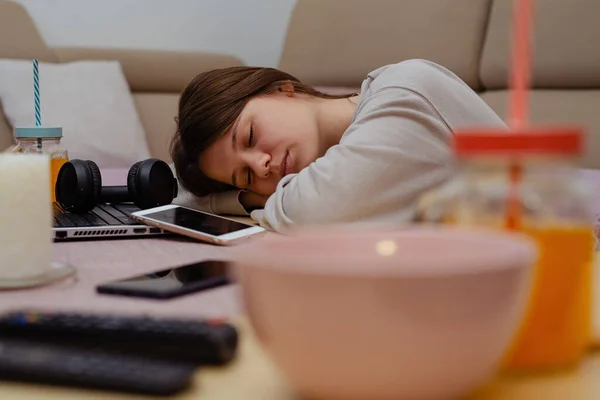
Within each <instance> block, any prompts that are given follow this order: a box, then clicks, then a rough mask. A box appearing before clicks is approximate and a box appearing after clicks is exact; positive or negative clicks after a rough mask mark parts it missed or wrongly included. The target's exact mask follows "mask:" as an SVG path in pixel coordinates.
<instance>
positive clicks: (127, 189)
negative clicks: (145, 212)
mask: <svg viewBox="0 0 600 400" xmlns="http://www.w3.org/2000/svg"><path fill="white" fill-rule="evenodd" d="M55 192H56V201H57V202H58V203H59V204H60V205H61V207H63V208H64V209H65V210H67V211H72V212H75V213H85V212H88V211H91V210H92V209H93V208H94V207H95V206H96V205H97V204H98V203H101V202H102V203H113V204H115V203H127V202H133V203H134V204H135V205H136V206H138V207H139V208H141V209H147V208H152V207H158V206H164V205H167V204H171V202H172V201H173V199H174V198H175V197H177V179H175V177H174V176H173V172H172V171H171V168H170V167H169V165H168V164H167V163H166V162H164V161H162V160H159V159H156V158H150V159H147V160H143V161H138V162H136V163H135V164H133V165H132V166H131V168H130V169H129V173H128V174H127V186H104V187H103V186H102V177H101V175H100V169H99V168H98V165H96V163H95V162H93V161H90V160H77V159H75V160H71V161H68V162H66V163H65V164H64V165H63V166H62V167H61V168H60V171H59V172H58V177H57V179H56V187H55Z"/></svg>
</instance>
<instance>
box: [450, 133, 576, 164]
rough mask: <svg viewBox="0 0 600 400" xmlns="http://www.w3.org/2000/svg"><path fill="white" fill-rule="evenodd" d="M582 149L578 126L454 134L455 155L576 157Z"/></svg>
mask: <svg viewBox="0 0 600 400" xmlns="http://www.w3.org/2000/svg"><path fill="white" fill-rule="evenodd" d="M582 150H583V130H582V129H581V128H579V127H551V128H544V127H534V128H524V129H522V130H514V129H513V130H508V131H507V130H497V129H486V128H482V129H472V130H461V131H457V132H455V134H454V151H455V154H456V155H457V156H458V157H468V156H477V155H562V156H569V155H570V156H576V155H580V154H581V152H582Z"/></svg>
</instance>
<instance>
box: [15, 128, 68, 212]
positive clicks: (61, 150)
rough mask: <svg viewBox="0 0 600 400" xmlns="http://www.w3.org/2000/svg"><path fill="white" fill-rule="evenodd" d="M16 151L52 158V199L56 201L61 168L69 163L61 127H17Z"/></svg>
mask: <svg viewBox="0 0 600 400" xmlns="http://www.w3.org/2000/svg"><path fill="white" fill-rule="evenodd" d="M15 138H16V140H17V148H16V150H17V151H18V152H21V153H36V152H38V153H44V154H47V155H48V156H49V157H50V198H51V199H52V201H56V194H55V186H56V178H57V177H58V172H59V171H60V168H61V167H62V166H63V165H64V164H65V163H66V162H67V161H69V155H68V152H67V149H66V148H65V147H64V146H63V145H62V144H61V139H62V128H60V127H43V126H39V127H38V126H32V127H17V128H15Z"/></svg>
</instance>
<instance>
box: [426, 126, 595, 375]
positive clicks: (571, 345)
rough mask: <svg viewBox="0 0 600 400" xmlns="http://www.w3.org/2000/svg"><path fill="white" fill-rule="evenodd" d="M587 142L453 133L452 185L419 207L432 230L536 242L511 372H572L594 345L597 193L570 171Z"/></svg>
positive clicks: (576, 137) (573, 134)
mask: <svg viewBox="0 0 600 400" xmlns="http://www.w3.org/2000/svg"><path fill="white" fill-rule="evenodd" d="M582 144H583V142H582V132H581V131H580V130H578V129H576V128H573V129H569V128H565V129H559V130H553V131H549V130H540V131H535V130H529V131H526V132H513V133H508V132H506V131H501V132H482V131H472V132H466V131H465V132H460V133H457V134H456V136H455V150H456V154H457V157H458V159H459V161H460V168H459V172H458V173H457V176H456V178H455V179H454V180H452V181H451V182H449V183H448V184H447V185H445V186H444V187H442V188H440V189H438V190H435V191H432V192H430V193H428V194H427V195H425V196H424V197H423V198H422V201H421V203H420V205H419V211H420V218H421V219H422V220H424V221H426V222H437V223H448V224H459V225H484V226H490V227H497V228H498V229H514V230H519V231H522V232H523V233H526V234H528V235H530V236H531V237H532V238H534V239H535V240H536V242H537V243H538V246H539V250H540V256H539V259H538V261H537V264H536V266H535V272H534V273H535V275H534V279H533V283H532V289H531V297H530V301H529V306H528V310H527V313H526V315H525V316H524V319H523V323H522V326H521V329H520V331H519V332H518V333H517V335H516V337H515V340H514V342H513V345H512V346H511V348H510V349H509V350H508V352H507V354H506V358H505V363H504V367H505V368H506V369H508V370H513V371H531V370H535V371H539V370H547V369H560V368H564V367H569V366H572V365H576V364H577V363H578V362H579V361H580V360H581V359H582V357H583V355H584V353H585V351H586V349H587V347H588V345H589V344H590V342H591V332H592V326H591V325H592V324H591V316H592V304H591V302H592V293H591V292H592V271H593V265H592V264H593V261H594V244H595V237H594V229H593V218H592V213H591V212H590V207H589V201H590V198H591V193H590V192H589V191H588V189H587V188H586V185H585V184H584V183H583V182H582V180H581V179H580V176H579V174H578V171H577V169H576V168H574V167H573V161H575V160H576V159H577V157H578V156H579V155H580V153H581V150H582Z"/></svg>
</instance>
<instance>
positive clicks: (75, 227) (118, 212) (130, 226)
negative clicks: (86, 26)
mask: <svg viewBox="0 0 600 400" xmlns="http://www.w3.org/2000/svg"><path fill="white" fill-rule="evenodd" d="M52 208H53V214H54V227H53V228H52V232H53V234H54V241H66V240H74V239H108V238H128V237H143V236H156V235H164V234H166V232H165V231H164V230H163V229H160V228H156V227H150V226H147V225H144V224H142V223H140V222H138V221H136V220H134V219H133V218H132V217H131V216H130V214H131V213H132V212H134V211H139V210H140V209H139V208H138V207H137V206H135V205H134V204H98V205H97V206H96V207H95V208H94V209H93V210H91V211H89V212H87V213H85V214H76V213H72V212H69V211H65V210H64V209H63V208H62V207H61V206H60V204H59V203H56V202H55V203H52Z"/></svg>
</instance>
